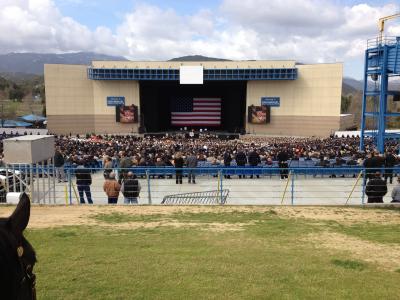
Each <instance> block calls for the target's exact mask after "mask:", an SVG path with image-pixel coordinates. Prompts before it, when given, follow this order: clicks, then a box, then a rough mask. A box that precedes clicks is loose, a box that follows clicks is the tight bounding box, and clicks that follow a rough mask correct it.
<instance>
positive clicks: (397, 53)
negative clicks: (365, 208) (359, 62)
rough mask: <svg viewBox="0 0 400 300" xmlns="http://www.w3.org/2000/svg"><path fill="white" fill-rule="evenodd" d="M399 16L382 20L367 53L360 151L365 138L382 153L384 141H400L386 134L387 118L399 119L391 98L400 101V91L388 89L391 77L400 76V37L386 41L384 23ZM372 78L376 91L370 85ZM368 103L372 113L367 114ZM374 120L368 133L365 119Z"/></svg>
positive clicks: (362, 148)
mask: <svg viewBox="0 0 400 300" xmlns="http://www.w3.org/2000/svg"><path fill="white" fill-rule="evenodd" d="M399 17H400V13H397V14H394V15H391V16H387V17H383V18H380V19H379V22H378V26H379V36H378V38H376V39H373V40H369V41H368V43H367V50H366V51H365V65H364V92H363V102H362V114H361V134H360V150H364V138H365V136H371V137H373V138H374V143H375V146H376V147H377V148H378V150H379V152H380V153H383V152H384V151H385V140H386V139H387V138H395V139H399V138H400V134H394V133H387V132H386V124H387V117H398V116H400V113H398V112H389V111H388V96H393V100H397V101H399V100H400V91H393V90H392V91H391V90H389V78H390V77H395V76H400V66H399V65H400V37H387V38H384V32H385V22H386V21H388V20H391V19H395V18H399ZM369 77H371V80H372V81H373V82H374V83H373V88H371V85H370V84H369V83H368V78H369ZM368 100H370V102H371V103H370V107H371V106H372V107H373V109H372V110H373V111H367V108H368V105H367V104H368ZM367 117H372V118H373V128H372V130H371V131H368V132H367V131H366V130H365V127H366V126H365V125H366V118H367Z"/></svg>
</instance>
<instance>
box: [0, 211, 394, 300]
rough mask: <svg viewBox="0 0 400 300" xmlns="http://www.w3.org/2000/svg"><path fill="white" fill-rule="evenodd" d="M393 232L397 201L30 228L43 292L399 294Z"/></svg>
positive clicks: (59, 222)
mask: <svg viewBox="0 0 400 300" xmlns="http://www.w3.org/2000/svg"><path fill="white" fill-rule="evenodd" d="M11 210H12V208H9V207H2V208H0V215H7V214H8V213H9V212H10V211H11ZM63 225H65V226H63ZM51 226H55V227H51ZM399 232H400V210H399V209H371V208H368V209H366V208H344V207H302V208H301V207H297V208H296V207H151V206H144V207H143V206H142V207H87V206H86V207H54V208H50V207H34V208H33V210H32V217H31V223H30V229H29V230H28V231H27V233H26V235H27V238H28V239H29V241H30V242H31V243H32V244H33V245H34V247H35V248H36V251H37V253H38V259H39V262H38V264H37V266H36V273H37V278H38V283H37V287H38V297H39V299H399V295H400V284H399V283H400V233H399Z"/></svg>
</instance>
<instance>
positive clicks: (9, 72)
mask: <svg viewBox="0 0 400 300" xmlns="http://www.w3.org/2000/svg"><path fill="white" fill-rule="evenodd" d="M93 60H105V61H111V60H115V61H125V60H127V59H126V58H125V57H122V56H111V55H105V54H99V53H94V52H77V53H63V54H53V53H8V54H0V73H1V76H3V77H5V78H7V79H10V80H13V81H17V82H18V81H21V80H26V79H30V78H32V77H33V76H34V75H43V65H44V64H78V65H90V63H91V62H92V61H93ZM170 61H229V60H227V59H222V58H214V57H207V56H202V55H188V56H182V57H176V58H172V59H170ZM395 85H396V87H397V86H400V82H398V83H396V84H395ZM370 87H372V86H370ZM362 89H363V81H362V80H357V79H354V78H350V77H344V78H343V94H345V95H347V94H350V93H351V94H354V93H356V92H357V91H362Z"/></svg>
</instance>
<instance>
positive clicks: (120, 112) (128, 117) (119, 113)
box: [115, 104, 139, 124]
mask: <svg viewBox="0 0 400 300" xmlns="http://www.w3.org/2000/svg"><path fill="white" fill-rule="evenodd" d="M115 110H116V113H115V117H116V121H117V122H119V123H126V124H129V123H138V121H139V118H138V107H137V106H136V105H134V104H132V105H129V106H125V105H121V106H116V107H115Z"/></svg>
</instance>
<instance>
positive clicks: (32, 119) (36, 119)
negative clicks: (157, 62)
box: [20, 114, 47, 122]
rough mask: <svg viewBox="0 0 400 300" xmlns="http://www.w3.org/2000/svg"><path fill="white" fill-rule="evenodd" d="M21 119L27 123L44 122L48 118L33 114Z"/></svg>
mask: <svg viewBox="0 0 400 300" xmlns="http://www.w3.org/2000/svg"><path fill="white" fill-rule="evenodd" d="M20 119H21V120H23V121H25V122H44V121H46V120H47V118H45V117H42V116H38V115H33V114H31V115H26V116H22V117H20Z"/></svg>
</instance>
